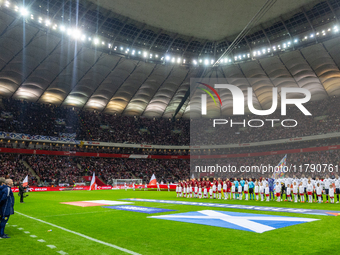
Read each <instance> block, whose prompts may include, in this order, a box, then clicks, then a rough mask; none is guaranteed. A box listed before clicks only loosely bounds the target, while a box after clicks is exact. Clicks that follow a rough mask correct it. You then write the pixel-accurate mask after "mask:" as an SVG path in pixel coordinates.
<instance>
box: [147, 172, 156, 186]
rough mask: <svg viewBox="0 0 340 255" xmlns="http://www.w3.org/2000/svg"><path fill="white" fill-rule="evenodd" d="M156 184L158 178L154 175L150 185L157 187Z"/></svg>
mask: <svg viewBox="0 0 340 255" xmlns="http://www.w3.org/2000/svg"><path fill="white" fill-rule="evenodd" d="M156 184H157V179H156V176H155V174H152V176H151V180H150V182H149V185H156Z"/></svg>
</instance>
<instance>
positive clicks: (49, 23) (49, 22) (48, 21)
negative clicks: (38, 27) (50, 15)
mask: <svg viewBox="0 0 340 255" xmlns="http://www.w3.org/2000/svg"><path fill="white" fill-rule="evenodd" d="M45 25H46V26H47V27H48V26H49V25H51V21H50V20H48V19H47V20H46V21H45Z"/></svg>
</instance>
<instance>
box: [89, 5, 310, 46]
mask: <svg viewBox="0 0 340 255" xmlns="http://www.w3.org/2000/svg"><path fill="white" fill-rule="evenodd" d="M266 1H267V0H256V1H254V0H229V1H223V0H210V1H206V0H185V1H183V0H172V1H168V0H157V1H154V0H143V1H140V0H129V1H126V0H115V1H112V0H92V2H94V3H96V4H98V5H99V6H102V7H104V8H105V9H108V10H111V11H113V12H115V13H119V14H121V15H123V16H126V17H129V18H130V19H133V20H137V21H139V22H142V23H145V24H147V25H151V26H154V27H158V28H161V29H163V30H165V31H169V32H172V33H176V34H180V35H186V36H193V37H197V38H202V39H208V40H221V39H223V38H225V37H227V36H232V35H234V34H237V33H239V32H240V31H241V30H242V29H243V28H244V27H245V26H246V25H247V23H248V22H249V21H250V20H251V19H252V18H253V16H254V15H255V14H256V13H257V11H258V10H259V9H260V8H261V7H262V6H263V5H264V4H265V2H266ZM311 2H314V3H315V0H299V1H296V0H279V1H277V2H276V3H275V4H274V5H273V7H272V8H271V9H270V10H269V11H268V12H267V13H266V14H265V16H263V18H262V19H261V21H260V22H261V23H263V22H266V21H269V20H271V19H273V18H277V17H279V16H280V15H282V14H286V13H288V12H291V11H296V9H298V8H300V7H302V6H303V5H305V4H307V3H311Z"/></svg>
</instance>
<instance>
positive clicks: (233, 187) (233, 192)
mask: <svg viewBox="0 0 340 255" xmlns="http://www.w3.org/2000/svg"><path fill="white" fill-rule="evenodd" d="M235 192H236V187H235V183H232V184H231V194H233V199H236V194H235Z"/></svg>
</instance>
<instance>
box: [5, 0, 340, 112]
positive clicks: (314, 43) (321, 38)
mask: <svg viewBox="0 0 340 255" xmlns="http://www.w3.org/2000/svg"><path fill="white" fill-rule="evenodd" d="M0 2H1V1H0ZM59 2H60V1H57V0H56V1H53V2H51V5H50V9H48V13H47V14H46V12H45V13H44V15H45V16H43V14H42V11H40V12H39V10H42V9H43V8H44V5H43V4H44V3H46V1H45V0H37V1H31V2H30V5H29V7H28V8H30V9H29V10H25V12H24V11H23V10H22V9H20V8H21V7H20V6H17V7H16V5H14V3H11V5H10V6H9V7H7V5H8V4H6V3H7V2H5V1H2V5H1V8H0V45H1V47H0V95H2V96H6V97H13V98H16V99H27V100H29V101H34V102H41V103H52V104H58V105H63V106H76V107H84V108H86V109H96V110H99V111H105V112H108V113H112V114H114V113H117V114H125V115H137V116H147V117H172V115H173V114H174V113H175V112H176V110H177V108H178V106H179V105H180V104H181V103H183V105H182V107H181V109H180V111H179V114H178V115H177V117H181V116H184V117H190V115H189V113H190V103H189V99H188V98H186V92H187V91H188V89H189V84H190V78H192V77H202V78H225V79H227V81H228V82H229V83H231V84H234V85H237V86H240V87H242V89H243V90H244V89H246V88H247V87H249V86H252V87H253V89H254V95H253V98H254V101H255V105H257V107H258V108H263V109H266V108H268V107H270V105H271V89H272V87H273V86H275V87H279V88H280V87H281V86H290V87H304V88H308V89H309V90H310V91H311V92H312V98H313V99H322V98H325V97H328V96H333V95H339V94H340V80H339V78H340V72H339V66H340V65H339V64H340V55H339V52H340V51H339V50H338V49H339V48H338V45H339V43H340V38H339V32H338V28H337V27H336V25H337V18H336V17H337V16H338V13H339V12H340V2H339V1H337V0H329V1H327V2H326V1H323V2H322V1H318V2H317V5H314V3H315V2H313V5H307V6H304V7H303V9H301V8H298V10H297V11H292V13H291V15H290V16H289V15H286V16H284V17H283V18H282V17H281V18H279V20H281V21H279V23H278V21H277V20H278V18H275V19H274V20H272V21H267V22H265V23H263V24H261V26H260V27H263V29H260V30H258V31H255V30H254V29H255V28H254V29H253V30H252V32H251V33H250V34H249V35H248V39H247V40H245V44H244V45H243V44H242V43H241V46H238V47H237V48H236V49H233V51H232V53H231V55H230V56H229V61H228V62H227V61H225V63H222V62H221V63H219V65H217V66H215V67H212V66H211V65H206V64H205V62H209V63H208V64H210V59H209V60H207V59H206V58H208V57H210V58H211V59H212V58H214V59H215V60H216V59H217V58H218V57H219V55H220V54H221V53H222V52H224V50H225V48H220V53H218V52H217V51H218V50H216V47H217V46H218V45H220V44H214V45H213V46H214V47H215V52H214V53H213V54H212V55H209V52H208V53H207V54H205V53H204V52H203V51H204V50H203V48H202V50H201V52H200V53H199V54H198V55H197V56H196V60H193V62H191V63H189V57H190V56H191V55H190V54H189V50H188V49H189V48H190V47H189V46H190V45H191V43H192V40H193V39H191V40H189V41H188V43H187V45H186V46H185V47H186V48H187V49H186V50H185V51H183V52H181V54H180V55H173V56H176V58H175V57H172V56H171V57H169V59H170V60H174V61H168V62H167V61H166V57H167V55H166V54H168V52H170V53H171V52H172V51H171V50H169V51H163V50H161V48H162V47H161V46H162V43H159V44H158V41H157V39H155V38H159V37H160V36H161V34H163V32H164V30H163V29H167V28H166V27H164V28H163V29H162V30H161V31H163V32H162V33H159V34H158V35H157V34H156V37H155V38H153V43H152V44H153V46H152V47H151V46H145V47H144V46H143V43H137V41H138V40H137V39H138V38H140V36H141V34H142V33H143V31H144V30H143V29H139V32H136V34H135V35H134V37H132V38H130V36H131V34H129V33H125V32H124V31H125V30H124V29H125V28H126V27H130V25H131V23H130V22H134V24H135V25H136V27H138V26H140V24H139V23H136V22H137V21H131V19H132V18H133V16H131V18H130V19H128V20H127V19H126V17H125V18H124V16H119V19H121V20H126V23H122V25H121V27H120V32H118V33H116V32H112V33H113V34H114V37H110V36H109V34H105V33H108V32H107V30H103V31H106V32H105V33H104V32H103V31H102V30H101V29H104V28H106V25H105V24H106V23H107V22H108V18H104V17H105V16H103V18H100V22H98V17H101V16H100V15H99V13H98V12H97V13H96V15H95V16H96V17H97V18H96V21H94V24H92V25H91V24H90V23H91V22H90V21H89V20H90V17H93V10H94V9H93V5H91V4H88V2H84V3H85V4H84V6H87V8H88V9H86V8H85V7H81V8H80V7H79V8H80V9H79V13H78V17H79V18H78V19H76V20H77V22H79V28H80V29H81V30H82V32H84V33H87V36H89V37H86V38H85V39H86V40H85V41H83V40H80V38H78V39H77V38H76V37H77V31H78V30H76V29H74V30H72V29H67V28H63V29H62V27H63V25H62V24H64V25H67V24H66V21H65V19H67V20H70V26H74V23H72V22H73V19H72V18H71V17H73V16H72V15H73V14H74V13H73V12H74V9H72V8H71V7H72V6H71V5H70V6H69V5H68V4H69V3H70V2H71V3H72V1H65V2H63V4H62V5H57V3H59ZM107 2H109V1H107ZM147 2H148V1H146V3H147ZM188 2H191V1H188ZM221 2H222V1H221ZM52 3H53V4H54V5H53V4H52ZM240 3H242V5H243V4H245V3H246V1H240ZM292 3H293V1H292ZM299 3H301V1H299ZM37 4H39V6H42V7H39V6H36V5H37ZM100 4H101V5H103V6H104V5H105V2H100ZM157 4H158V3H157ZM13 6H14V7H13ZM118 6H119V7H118ZM137 6H138V5H137ZM315 6H317V7H318V8H317V9H315ZM57 7H58V8H57ZM105 7H106V8H112V7H110V6H105ZM123 7H124V5H123V2H119V1H117V9H115V11H116V12H119V13H121V14H124V15H127V14H125V13H123V11H122V10H120V9H119V8H121V9H122V8H123ZM296 7H297V6H296ZM321 7H322V8H321ZM10 8H14V9H10ZM63 8H64V9H65V8H66V9H67V8H70V10H71V11H70V12H66V11H65V12H63V14H62V15H60V12H61V10H63ZM82 8H83V9H82ZM97 8H98V6H97ZM133 8H135V9H134V12H135V11H136V10H137V9H138V8H137V7H133ZM171 8H172V11H171V12H173V11H174V9H175V7H171ZM183 8H184V7H183ZM186 8H188V7H186ZM247 9H249V10H251V9H252V8H247ZM287 10H288V9H286V11H287ZM301 10H303V11H302V14H301ZM316 10H317V11H316ZM29 11H32V14H30V13H29ZM100 11H101V13H104V14H105V10H104V9H100ZM26 12H27V17H24V21H25V22H23V17H22V16H23V15H24V14H26ZM169 12H170V9H169ZM90 14H91V15H92V16H90ZM106 14H107V15H108V17H111V18H112V17H113V16H112V15H118V14H112V13H111V12H110V11H109V10H107V12H106ZM121 14H119V15H121ZM30 15H31V16H30ZM40 15H41V16H40ZM46 15H47V18H46ZM67 15H68V16H67ZM101 15H102V14H101ZM131 15H133V12H132V11H131ZM143 15H144V14H143ZM276 15H278V11H276ZM301 15H302V16H301ZM313 15H314V16H313ZM59 16H63V18H62V19H63V21H62V22H63V23H58V22H59V19H58V18H57V17H59ZM66 16H67V17H66ZM250 16H251V15H250ZM115 17H117V20H118V16H115ZM303 17H304V18H303ZM312 17H314V18H312ZM269 18H270V17H269V16H268V17H267V19H269ZM136 19H137V18H136ZM155 19H156V18H155ZM117 20H116V21H117ZM117 22H118V21H117ZM145 22H147V21H145ZM149 22H150V24H148V25H145V27H148V26H156V25H157V24H154V23H152V21H149ZM193 23H194V22H193ZM57 24H58V26H57ZM96 24H97V25H96ZM306 24H307V25H306ZM159 26H161V24H160V25H159ZM93 27H97V28H96V29H93ZM241 27H242V26H240V28H241ZM148 28H150V27H148ZM112 29H113V28H112ZM168 29H169V30H170V29H171V28H170V27H169V28H168ZM232 29H236V25H235V26H233V28H232ZM256 29H258V27H257V28H256ZM112 31H115V30H114V29H113V30H112ZM193 31H194V29H193ZM231 31H232V30H230V33H232V32H231ZM287 31H289V32H287ZM123 32H124V33H123ZM169 33H170V34H171V32H169ZM178 33H179V32H178ZM183 33H185V32H184V31H183ZM193 33H194V32H193ZM192 35H193V36H194V34H192ZM197 35H198V34H197ZM96 36H98V38H99V39H97V42H96V41H95V40H96ZM195 36H196V35H195ZM81 38H82V37H81ZM87 38H88V39H87ZM126 38H128V39H126ZM133 38H134V39H133ZM176 38H178V37H176V36H174V37H173V39H171V41H172V43H171V44H173V43H174V42H175V41H176V40H177V39H176ZM275 38H276V39H275ZM277 38H278V39H277ZM144 39H145V38H144ZM144 39H143V40H144ZM145 40H146V39H145ZM195 40H196V39H195ZM197 40H199V39H197ZM123 41H124V42H125V44H123ZM203 41H204V40H203ZM205 41H206V43H205V45H207V44H209V43H210V41H207V40H205ZM101 42H102V43H101ZM127 42H129V43H127ZM295 42H297V43H295ZM243 43H244V42H243ZM122 45H124V46H122ZM156 46H159V47H158V49H157V50H156V48H155V47H156ZM116 47H118V48H117V49H116ZM120 47H121V48H123V50H120ZM127 47H129V48H131V50H130V51H128V50H127ZM134 47H136V54H135V55H137V51H141V52H142V53H143V50H144V49H147V50H148V55H147V56H143V54H142V55H141V56H133V54H131V52H132V51H133V49H134ZM143 47H144V48H143ZM166 48H167V49H169V48H171V47H170V46H169V45H166ZM153 50H154V51H153ZM187 53H188V54H189V55H186V54H187ZM191 53H192V52H191ZM149 54H150V56H149ZM157 54H159V58H158V59H157V57H156V56H157ZM174 54H175V53H174ZM151 55H152V56H151ZM177 56H180V57H177ZM161 57H162V58H163V60H162V58H161ZM185 57H187V62H186V63H185V61H184V58H185ZM190 58H191V57H190ZM178 59H180V61H178ZM226 60H227V59H226ZM199 61H202V63H198V62H199ZM195 62H196V64H195ZM268 77H269V79H268ZM245 78H252V79H250V80H247V79H245ZM197 93H198V92H197ZM229 97H230V94H227V93H226V94H223V93H222V100H223V101H224V100H227V99H228V98H229ZM194 98H195V97H194ZM208 103H209V104H212V105H211V107H209V109H210V108H211V109H212V111H213V112H214V115H216V116H219V115H221V114H222V115H225V114H229V113H230V112H231V104H225V105H224V106H223V108H222V109H220V108H219V107H216V108H214V105H213V102H210V101H209V102H208ZM195 112H197V113H198V112H199V111H198V110H197V109H191V114H192V115H191V116H194V114H195Z"/></svg>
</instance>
